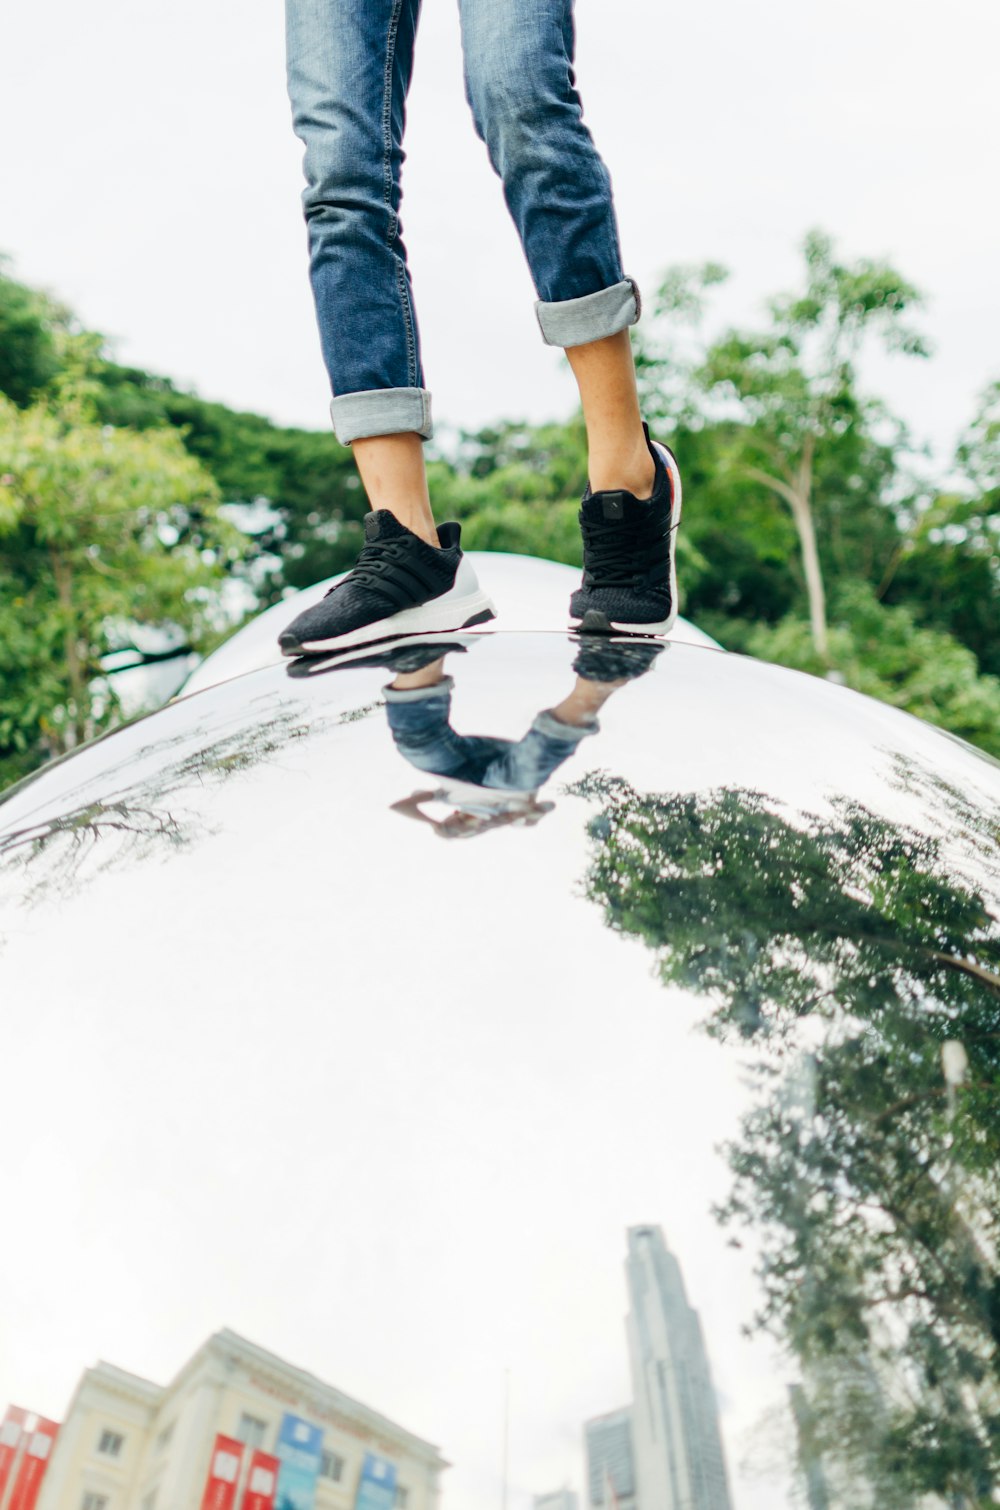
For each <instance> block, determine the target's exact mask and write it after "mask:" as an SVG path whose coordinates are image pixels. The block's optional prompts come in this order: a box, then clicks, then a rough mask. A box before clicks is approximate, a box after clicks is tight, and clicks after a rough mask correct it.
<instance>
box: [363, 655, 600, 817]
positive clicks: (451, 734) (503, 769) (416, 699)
mask: <svg viewBox="0 0 1000 1510" xmlns="http://www.w3.org/2000/svg"><path fill="white" fill-rule="evenodd" d="M453 685H454V683H453V681H452V679H451V677H450V676H446V677H444V678H443V679H442V680H441V681H440V682H436V683H435V685H434V686H433V687H420V688H415V689H413V690H412V691H408V692H397V691H396V690H395V689H394V688H392V687H386V688H385V689H384V692H383V696H384V697H385V702H386V709H385V711H386V714H387V716H388V719H389V728H390V729H391V730H392V737H393V740H394V741H395V744H396V748H397V749H398V751H399V753H400V754H401V755H403V756H405V758H406V759H407V760H408V761H409V762H410V764H411V765H414V766H416V767H417V770H418V771H424V772H425V773H427V774H428V775H433V776H443V777H449V776H450V777H453V778H454V779H455V780H458V781H464V782H468V783H470V784H471V785H473V786H480V787H486V788H487V789H488V790H490V791H500V792H521V793H524V792H535V791H537V790H538V788H539V787H541V786H543V785H544V784H545V782H546V781H548V779H549V777H550V776H551V775H552V773H553V772H554V771H556V770H558V769H559V767H560V766H561V765H562V764H563V762H564V761H566V760H568V759H569V757H570V756H571V755H572V754H573V751H574V750H575V749H576V748H577V746H578V745H579V744H580V743H581V741H582V740H584V739H586V738H588V736H589V735H591V734H596V733H597V732H598V729H599V728H600V725H599V724H598V722H597V720H596V719H594V720H593V721H592V722H591V723H589V724H586V725H583V726H577V725H570V724H564V723H560V721H559V720H558V719H557V718H554V717H553V715H552V714H551V713H549V712H548V711H545V712H543V713H539V715H538V717H537V718H536V719H535V721H534V723H533V724H532V726H531V728H530V729H529V730H528V732H527V734H525V736H524V738H523V739H518V740H513V739H498V738H495V737H494V736H492V735H488V734H457V733H456V732H455V730H454V729H453V728H452V726H451V689H452V687H453Z"/></svg>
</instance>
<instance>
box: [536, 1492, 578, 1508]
mask: <svg viewBox="0 0 1000 1510" xmlns="http://www.w3.org/2000/svg"><path fill="white" fill-rule="evenodd" d="M532 1510H580V1501H579V1500H578V1499H577V1497H576V1495H575V1494H574V1493H573V1491H572V1490H571V1489H557V1490H556V1491H555V1493H554V1494H536V1495H535V1498H534V1499H533V1501H532Z"/></svg>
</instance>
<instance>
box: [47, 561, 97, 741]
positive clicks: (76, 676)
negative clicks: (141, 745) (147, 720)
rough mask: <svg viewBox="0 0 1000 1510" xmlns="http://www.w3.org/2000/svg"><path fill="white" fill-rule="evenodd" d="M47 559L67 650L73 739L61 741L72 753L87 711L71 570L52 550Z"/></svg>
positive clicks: (83, 728)
mask: <svg viewBox="0 0 1000 1510" xmlns="http://www.w3.org/2000/svg"><path fill="white" fill-rule="evenodd" d="M49 559H50V561H51V562H52V575H53V577H54V578H55V583H56V592H57V593H58V595H59V606H60V608H61V609H62V610H63V613H64V614H65V616H66V630H65V634H64V638H63V644H64V646H65V650H66V673H67V677H68V680H69V693H70V700H71V702H72V705H73V716H72V720H71V723H70V732H71V734H72V739H70V740H68V741H64V744H65V745H66V747H67V748H68V749H72V748H73V747H74V746H75V745H78V744H82V743H83V741H84V739H85V738H86V716H87V711H88V710H87V684H86V679H85V676H84V669H83V666H82V665H81V662H80V654H79V647H78V646H77V642H76V612H75V609H74V607H73V586H72V581H71V577H70V569H69V567H68V565H67V564H66V562H65V561H64V560H63V558H62V556H61V555H60V554H59V551H58V550H57V549H56V548H55V547H54V546H53V547H51V548H50V551H49Z"/></svg>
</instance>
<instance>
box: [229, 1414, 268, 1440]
mask: <svg viewBox="0 0 1000 1510" xmlns="http://www.w3.org/2000/svg"><path fill="white" fill-rule="evenodd" d="M266 1431H267V1422H266V1421H258V1419H257V1417H256V1416H248V1415H247V1413H246V1411H244V1412H243V1414H242V1415H241V1416H240V1424H239V1428H238V1429H237V1432H236V1435H237V1437H238V1439H239V1440H240V1441H241V1442H245V1443H246V1445H247V1446H248V1447H263V1445H264V1433H265V1432H266Z"/></svg>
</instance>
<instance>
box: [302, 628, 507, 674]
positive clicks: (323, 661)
mask: <svg viewBox="0 0 1000 1510" xmlns="http://www.w3.org/2000/svg"><path fill="white" fill-rule="evenodd" d="M477 639H478V635H474V634H465V635H455V634H437V635H429V636H425V635H420V636H418V637H416V638H414V639H410V638H409V637H407V638H406V639H404V640H398V641H396V643H394V644H392V645H387V646H386V647H385V649H383V650H377V649H372V648H371V647H368V648H364V649H361V650H358V649H355V650H354V651H350V650H348V651H345V652H344V653H343V654H342V655H337V654H336V653H333V654H330V655H325V656H322V657H319V656H308V657H301V658H300V659H299V660H296V661H291V662H290V663H289V665H288V666H286V667H285V670H286V671H287V672H288V675H289V676H293V677H310V676H322V675H323V674H324V673H325V672H327V671H339V670H340V669H341V667H342V666H351V667H354V666H387V667H388V668H389V670H390V671H395V672H400V671H404V672H405V671H422V670H423V668H424V667H425V666H430V665H432V664H433V663H434V661H439V660H440V659H441V657H442V656H443V655H453V654H457V653H459V652H464V651H465V650H467V649H468V647H469V646H470V645H473V644H475V642H476V640H477Z"/></svg>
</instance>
